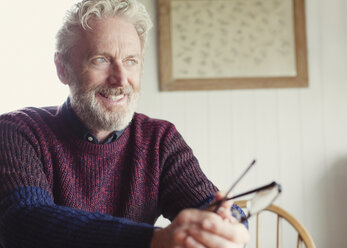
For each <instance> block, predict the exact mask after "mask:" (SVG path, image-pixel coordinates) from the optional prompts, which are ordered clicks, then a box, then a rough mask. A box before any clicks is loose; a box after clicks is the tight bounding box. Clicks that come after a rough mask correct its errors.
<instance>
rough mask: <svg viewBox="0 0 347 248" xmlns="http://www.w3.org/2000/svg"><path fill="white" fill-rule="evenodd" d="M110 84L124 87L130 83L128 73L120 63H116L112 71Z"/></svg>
mask: <svg viewBox="0 0 347 248" xmlns="http://www.w3.org/2000/svg"><path fill="white" fill-rule="evenodd" d="M108 81H109V83H110V84H111V85H113V86H117V87H123V86H125V85H126V84H127V83H128V80H127V71H126V69H125V68H124V66H123V65H122V64H120V63H114V64H113V65H112V67H111V69H110V77H109V80H108Z"/></svg>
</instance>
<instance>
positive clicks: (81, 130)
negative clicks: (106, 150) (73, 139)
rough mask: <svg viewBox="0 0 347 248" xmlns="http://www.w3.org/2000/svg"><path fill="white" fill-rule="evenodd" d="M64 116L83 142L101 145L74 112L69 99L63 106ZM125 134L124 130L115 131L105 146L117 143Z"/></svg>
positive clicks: (105, 142)
mask: <svg viewBox="0 0 347 248" xmlns="http://www.w3.org/2000/svg"><path fill="white" fill-rule="evenodd" d="M62 114H63V116H65V118H66V119H67V121H68V122H69V124H70V125H71V127H72V129H73V130H74V132H75V133H76V134H77V136H78V137H80V138H81V139H83V140H86V141H88V142H91V143H94V144H99V140H98V139H97V138H96V137H95V136H94V135H93V134H92V133H91V132H90V130H89V129H88V128H87V127H86V126H85V125H84V124H83V122H82V121H81V120H80V119H79V118H78V117H77V115H76V114H75V112H74V111H73V109H72V107H71V104H70V98H68V99H67V100H66V101H65V103H64V104H63V106H62ZM123 132H124V129H123V130H121V131H113V132H112V133H111V134H110V135H109V136H108V137H107V139H106V140H105V141H104V142H103V144H109V143H111V142H113V141H116V140H117V139H118V138H119V137H120V136H121V135H122V134H123Z"/></svg>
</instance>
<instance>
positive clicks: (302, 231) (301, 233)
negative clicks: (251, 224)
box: [235, 201, 316, 248]
mask: <svg viewBox="0 0 347 248" xmlns="http://www.w3.org/2000/svg"><path fill="white" fill-rule="evenodd" d="M246 203H247V201H237V202H235V204H237V205H238V206H240V207H241V208H245V207H246ZM264 211H270V212H272V213H274V214H276V215H277V227H276V229H277V234H276V236H277V240H276V247H277V248H281V247H282V230H281V221H282V219H285V220H286V221H287V222H288V223H289V224H290V225H291V226H292V227H293V228H294V229H295V230H296V231H297V232H298V240H297V248H301V247H302V242H303V243H304V244H305V246H306V248H316V245H315V244H314V242H313V239H312V237H311V235H310V234H309V233H308V231H307V230H306V228H305V227H304V226H303V225H302V224H301V223H300V222H299V221H298V220H297V219H296V218H295V217H294V216H293V215H291V214H290V213H288V212H287V211H286V210H284V209H283V208H281V207H279V206H276V205H273V204H272V205H270V206H269V207H267V208H266V209H265V210H264ZM260 214H261V213H259V214H257V216H256V247H257V248H260V246H259V245H260V242H259V240H260V230H259V223H260V220H259V215H260Z"/></svg>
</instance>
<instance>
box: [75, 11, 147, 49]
mask: <svg viewBox="0 0 347 248" xmlns="http://www.w3.org/2000/svg"><path fill="white" fill-rule="evenodd" d="M88 24H89V26H90V27H91V29H87V30H83V31H82V37H81V38H82V40H81V43H84V44H85V45H86V47H87V48H88V50H92V51H94V50H108V51H103V52H121V51H123V50H125V52H132V53H141V42H140V38H139V36H138V34H137V32H136V29H135V27H134V25H133V24H132V23H131V22H130V21H128V20H127V19H125V18H122V17H108V18H103V19H91V20H90V21H89V22H88Z"/></svg>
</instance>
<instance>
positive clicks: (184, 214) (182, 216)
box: [176, 209, 191, 224]
mask: <svg viewBox="0 0 347 248" xmlns="http://www.w3.org/2000/svg"><path fill="white" fill-rule="evenodd" d="M190 215H191V213H190V210H187V209H185V210H182V211H181V212H180V213H179V214H178V215H177V218H176V219H177V222H178V223H179V224H182V223H184V222H186V221H187V220H188V219H189V217H190Z"/></svg>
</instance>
